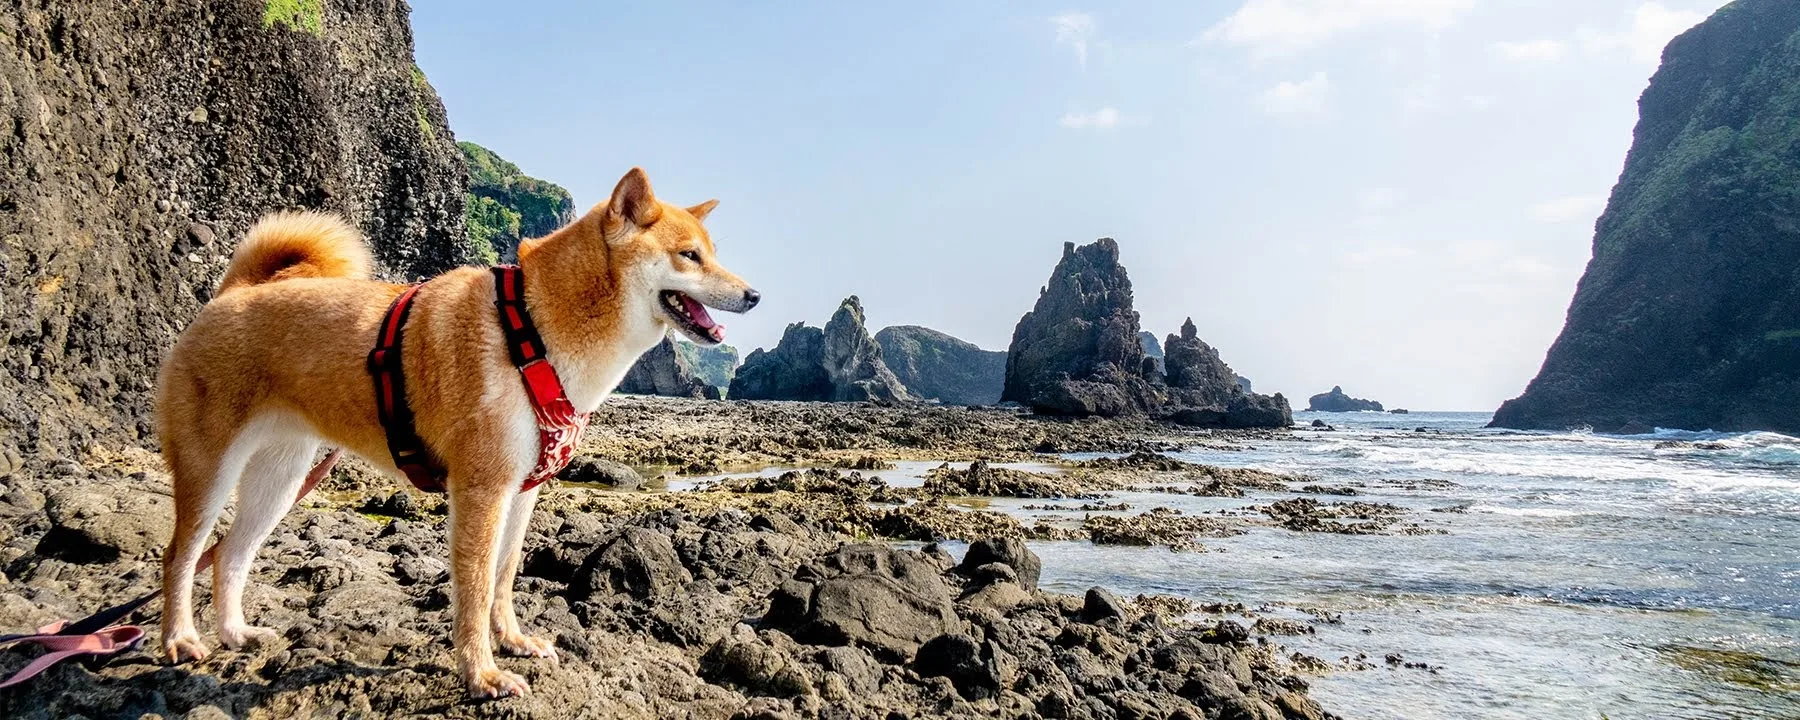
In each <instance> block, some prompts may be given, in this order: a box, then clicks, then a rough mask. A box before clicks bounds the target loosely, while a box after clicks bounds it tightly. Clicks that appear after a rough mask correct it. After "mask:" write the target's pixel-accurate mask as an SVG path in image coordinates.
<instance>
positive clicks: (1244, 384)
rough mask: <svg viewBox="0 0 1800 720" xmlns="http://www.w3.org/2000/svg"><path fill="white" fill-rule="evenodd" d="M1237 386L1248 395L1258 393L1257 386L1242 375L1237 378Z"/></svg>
mask: <svg viewBox="0 0 1800 720" xmlns="http://www.w3.org/2000/svg"><path fill="white" fill-rule="evenodd" d="M1237 385H1238V387H1240V388H1243V389H1244V392H1247V393H1253V392H1256V385H1255V384H1253V383H1251V382H1250V378H1247V377H1244V376H1242V375H1239V376H1237Z"/></svg>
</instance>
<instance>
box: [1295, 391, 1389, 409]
mask: <svg viewBox="0 0 1800 720" xmlns="http://www.w3.org/2000/svg"><path fill="white" fill-rule="evenodd" d="M1306 409H1307V410H1311V411H1313V412H1363V411H1371V412H1382V407H1381V403H1378V402H1375V401H1374V400H1364V399H1362V398H1353V397H1350V396H1349V395H1345V394H1344V388H1343V386H1341V385H1333V386H1331V392H1323V393H1319V394H1317V395H1314V396H1312V397H1310V398H1307V400H1306Z"/></svg>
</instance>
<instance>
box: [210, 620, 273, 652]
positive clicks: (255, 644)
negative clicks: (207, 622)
mask: <svg viewBox="0 0 1800 720" xmlns="http://www.w3.org/2000/svg"><path fill="white" fill-rule="evenodd" d="M279 639H281V633H280V632H279V631H276V630H275V629H273V628H266V627H257V626H255V625H240V626H237V627H224V626H221V627H220V628H219V644H221V645H224V646H225V647H226V649H229V650H243V649H244V648H246V647H248V648H265V647H269V646H270V645H273V644H274V643H275V641H276V640H279Z"/></svg>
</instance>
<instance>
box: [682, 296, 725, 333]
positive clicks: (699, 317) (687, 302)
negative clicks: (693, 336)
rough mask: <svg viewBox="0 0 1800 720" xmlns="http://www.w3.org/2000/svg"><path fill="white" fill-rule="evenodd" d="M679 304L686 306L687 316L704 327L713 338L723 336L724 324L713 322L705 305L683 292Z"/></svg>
mask: <svg viewBox="0 0 1800 720" xmlns="http://www.w3.org/2000/svg"><path fill="white" fill-rule="evenodd" d="M681 304H682V305H683V306H684V307H686V308H687V313H688V317H691V318H693V319H694V324H695V325H699V326H700V327H701V328H703V329H705V330H706V331H707V332H708V333H709V334H711V335H712V336H713V339H714V340H717V339H719V338H721V337H724V335H725V326H724V325H720V324H718V323H716V322H713V319H712V316H711V315H708V314H707V313H706V306H705V305H701V304H700V301H699V300H695V299H693V298H691V297H688V296H687V295H686V294H685V293H684V294H682V296H681Z"/></svg>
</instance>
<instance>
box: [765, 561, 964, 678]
mask: <svg viewBox="0 0 1800 720" xmlns="http://www.w3.org/2000/svg"><path fill="white" fill-rule="evenodd" d="M808 567H809V568H811V569H810V570H809V571H808V572H806V573H805V576H806V577H808V578H811V579H813V580H814V581H812V582H805V581H798V580H792V581H788V582H787V583H784V584H783V585H782V586H781V587H779V588H777V590H776V592H775V593H774V595H773V596H772V597H771V599H770V605H771V606H770V612H769V613H768V614H767V615H765V616H764V618H763V624H764V626H766V627H771V628H773V629H777V630H782V631H784V632H787V633H788V634H790V635H792V636H793V637H794V638H795V639H798V640H800V641H802V642H807V643H812V644H818V645H832V646H856V647H861V648H864V649H866V650H869V651H870V652H873V653H875V654H876V655H878V656H881V657H884V658H888V659H894V660H899V661H905V660H907V659H910V658H912V656H913V654H914V653H915V652H916V651H917V650H918V649H919V646H920V645H921V644H923V643H925V641H927V640H930V639H932V638H934V637H937V636H939V635H943V634H945V633H948V632H953V631H956V630H958V629H959V628H960V621H959V620H958V619H957V616H956V611H955V608H954V607H953V605H952V599H953V598H954V592H953V590H952V588H951V587H950V585H949V584H948V583H946V582H945V581H944V578H943V577H942V575H941V574H940V573H939V572H938V570H937V567H936V566H935V565H934V564H933V563H932V562H931V561H930V560H929V559H927V558H926V557H925V556H924V555H921V554H920V553H918V552H915V551H908V550H893V549H890V548H888V547H886V546H883V545H874V544H863V545H846V546H844V547H842V548H839V549H838V550H837V551H836V552H834V553H832V554H831V555H828V556H826V557H824V558H821V560H820V561H819V562H816V563H814V564H813V565H810V566H808Z"/></svg>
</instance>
